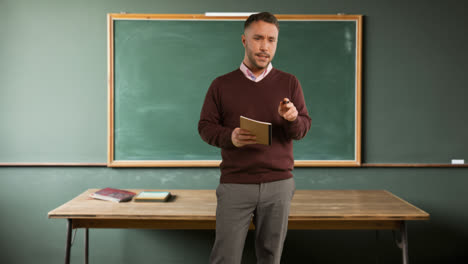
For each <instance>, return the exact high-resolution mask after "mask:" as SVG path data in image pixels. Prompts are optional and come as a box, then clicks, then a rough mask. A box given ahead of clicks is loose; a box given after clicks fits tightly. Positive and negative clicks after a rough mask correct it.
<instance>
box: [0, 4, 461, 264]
mask: <svg viewBox="0 0 468 264" xmlns="http://www.w3.org/2000/svg"><path fill="white" fill-rule="evenodd" d="M264 9H268V10H269V11H271V12H273V13H282V14H288V13H291V14H299V13H307V14H334V13H339V12H344V13H349V14H363V15H365V25H364V26H365V27H364V34H365V35H364V36H365V37H364V61H363V62H364V75H363V76H364V79H363V83H364V86H363V92H364V101H363V110H364V112H363V113H364V114H363V159H364V162H369V163H384V162H388V163H398V162H402V163H408V162H430V163H448V162H449V160H450V159H451V158H464V159H465V160H468V156H467V154H468V153H467V149H468V143H467V142H468V141H467V140H466V135H467V134H468V122H466V117H465V115H466V113H467V110H468V109H467V106H466V105H467V104H466V103H465V100H466V98H467V95H468V94H467V93H468V92H467V89H466V83H467V78H466V72H467V70H468V65H467V64H468V51H467V49H466V43H468V36H467V35H468V34H466V25H467V24H468V18H467V17H466V15H465V13H466V11H468V7H467V2H466V1H455V0H453V1H444V2H442V1H371V0H365V1H339V0H330V1H305V0H302V1H257V2H251V1H226V3H222V2H221V1H211V0H200V1H189V0H185V1H167V0H161V1H143V0H138V1H122V0H119V1H111V0H105V1H89V0H87V1H59V0H47V1H33V0H21V1H19V0H16V1H13V0H0V58H1V59H0V124H1V125H0V162H12V161H18V162H74V161H79V162H105V160H106V142H107V141H106V119H107V117H106V114H107V108H106V107H107V102H106V98H107V83H106V71H107V65H106V14H107V13H111V12H120V11H127V12H135V13H203V12H206V11H212V12H214V11H230V12H241V11H258V10H260V11H261V10H264ZM239 60H241V58H239ZM307 63H308V62H304V64H305V65H306V64H307ZM59 145H60V147H57V146H59ZM63 146H66V147H63ZM56 149H60V150H61V152H60V153H55V154H54V155H56V156H57V157H60V158H59V159H56V160H48V159H47V157H50V155H46V154H44V153H45V152H47V151H50V150H56ZM63 150H66V151H63ZM430 151H432V152H438V153H442V154H441V155H440V156H437V155H426V154H425V153H427V152H430ZM76 152H80V153H85V155H82V156H79V157H76V156H73V153H76ZM68 157H74V158H73V159H70V158H68ZM420 157H421V158H420ZM425 157H435V158H434V159H426V158H425ZM467 171H468V170H467V168H299V169H296V170H295V177H296V185H297V188H298V189H386V190H389V191H391V192H393V193H394V194H396V195H398V196H400V197H402V198H404V199H406V200H407V201H409V202H411V203H413V204H415V205H416V206H418V207H420V208H422V209H423V210H425V211H427V212H429V213H430V214H431V220H430V221H427V222H412V223H410V224H409V243H410V247H409V250H410V261H411V263H462V262H467V261H468V253H466V248H467V247H468V242H466V241H467V238H468V228H467V227H466V223H467V222H468V212H467V211H468V210H467V208H468V206H467V205H468V195H467V192H466V191H465V188H466V187H465V186H467V185H468V179H467ZM218 180H219V172H218V169H217V168H208V169H176V168H174V169H169V168H168V169H110V168H103V167H2V168H0V183H1V184H0V209H1V212H2V217H1V218H0V219H1V220H0V221H1V225H0V234H1V235H0V252H1V253H2V254H1V256H0V261H1V262H2V263H62V262H63V257H64V246H65V220H51V219H47V212H49V211H50V210H52V209H54V208H56V207H57V206H59V205H61V204H62V203H64V202H65V201H67V200H69V199H72V198H73V197H75V196H76V195H78V194H80V193H81V192H83V191H84V190H85V189H88V188H100V187H106V186H114V187H117V188H167V189H176V188H181V189H214V188H216V186H217V183H218ZM90 238H91V254H90V260H91V263H110V262H113V263H135V262H138V261H139V262H142V261H152V262H154V263H206V262H207V258H208V255H209V252H210V249H211V245H212V242H213V239H214V232H213V231H167V230H165V231H161V230H112V229H109V230H91V232H90ZM392 239H393V238H392V233H391V232H389V231H382V232H379V240H378V242H377V243H376V233H375V232H373V231H291V232H290V233H289V236H288V238H287V241H286V244H285V250H284V254H283V260H284V261H283V262H284V263H344V262H345V263H399V261H400V252H399V249H398V248H397V247H396V246H395V245H394V244H393V241H392ZM82 243H83V233H82V231H78V233H77V238H76V240H75V245H74V247H73V250H72V263H78V262H82V260H83V254H82V253H83V250H82V249H83V245H82ZM244 253H245V254H244V255H245V256H244V260H245V263H255V257H254V251H253V239H252V236H249V237H248V240H247V244H246V248H245V251H244Z"/></svg>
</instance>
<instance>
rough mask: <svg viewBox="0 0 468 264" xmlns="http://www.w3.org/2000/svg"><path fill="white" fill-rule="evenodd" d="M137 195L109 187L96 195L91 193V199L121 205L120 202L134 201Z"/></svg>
mask: <svg viewBox="0 0 468 264" xmlns="http://www.w3.org/2000/svg"><path fill="white" fill-rule="evenodd" d="M135 195H136V193H134V192H130V191H125V190H120V189H114V188H109V187H108V188H104V189H101V190H99V191H97V192H95V193H91V194H90V197H91V198H94V199H99V200H106V201H111V202H116V203H120V202H127V201H130V200H132V198H133V196H135Z"/></svg>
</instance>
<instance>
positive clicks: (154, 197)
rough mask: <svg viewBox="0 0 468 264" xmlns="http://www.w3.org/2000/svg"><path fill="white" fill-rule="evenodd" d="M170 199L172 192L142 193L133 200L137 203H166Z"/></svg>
mask: <svg viewBox="0 0 468 264" xmlns="http://www.w3.org/2000/svg"><path fill="white" fill-rule="evenodd" d="M170 197H171V193H170V192H161V191H142V192H140V193H139V194H138V195H137V196H135V198H134V199H133V200H134V201H135V202H166V201H167V200H169V198H170Z"/></svg>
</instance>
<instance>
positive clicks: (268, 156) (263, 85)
mask: <svg viewBox="0 0 468 264" xmlns="http://www.w3.org/2000/svg"><path fill="white" fill-rule="evenodd" d="M283 98H289V100H290V101H291V102H292V103H294V105H295V106H296V108H297V111H298V112H299V115H298V117H297V119H296V120H295V121H294V122H289V121H287V120H285V119H283V118H282V117H281V116H280V115H279V114H278V105H279V103H280V102H281V101H282V100H283ZM241 115H242V116H245V117H248V118H252V119H256V120H259V121H263V122H270V123H272V144H271V146H265V145H259V144H254V145H247V146H244V147H240V148H237V147H235V146H234V145H233V144H232V140H231V134H232V131H233V130H234V129H235V128H236V127H239V122H240V121H239V118H240V116H241ZM310 124H311V119H310V117H309V114H308V112H307V108H306V105H305V102H304V96H303V93H302V88H301V86H300V84H299V81H298V80H297V79H296V77H294V76H293V75H291V74H289V73H285V72H282V71H280V70H277V69H275V68H273V69H272V70H271V72H270V73H269V74H268V75H267V76H266V77H265V78H264V79H263V80H261V81H259V82H254V81H251V80H249V79H247V78H246V77H245V76H244V74H243V73H242V72H241V71H240V70H239V69H237V70H235V71H233V72H230V73H228V74H226V75H223V76H220V77H218V78H216V79H215V80H214V81H213V83H212V84H211V86H210V88H209V89H208V92H207V94H206V98H205V102H204V104H203V108H202V110H201V114H200V121H199V123H198V131H199V133H200V136H201V137H202V139H203V140H204V141H206V142H207V143H208V144H210V145H213V146H217V147H219V148H221V156H222V162H221V166H220V168H221V183H263V182H271V181H278V180H283V179H288V178H291V177H292V173H291V171H292V170H293V167H294V157H293V143H292V140H293V139H295V140H298V139H301V138H303V137H304V136H305V135H306V133H307V131H309V128H310Z"/></svg>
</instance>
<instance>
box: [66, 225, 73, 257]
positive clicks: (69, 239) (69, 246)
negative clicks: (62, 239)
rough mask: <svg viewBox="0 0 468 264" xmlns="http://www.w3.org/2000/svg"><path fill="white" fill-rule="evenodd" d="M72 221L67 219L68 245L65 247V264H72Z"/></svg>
mask: <svg viewBox="0 0 468 264" xmlns="http://www.w3.org/2000/svg"><path fill="white" fill-rule="evenodd" d="M71 236H72V220H71V219H67V244H66V245H65V264H70V250H71Z"/></svg>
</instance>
